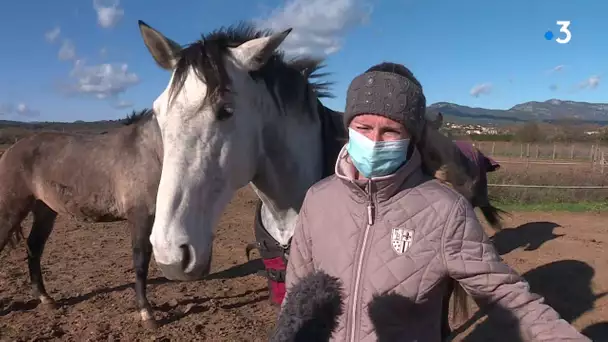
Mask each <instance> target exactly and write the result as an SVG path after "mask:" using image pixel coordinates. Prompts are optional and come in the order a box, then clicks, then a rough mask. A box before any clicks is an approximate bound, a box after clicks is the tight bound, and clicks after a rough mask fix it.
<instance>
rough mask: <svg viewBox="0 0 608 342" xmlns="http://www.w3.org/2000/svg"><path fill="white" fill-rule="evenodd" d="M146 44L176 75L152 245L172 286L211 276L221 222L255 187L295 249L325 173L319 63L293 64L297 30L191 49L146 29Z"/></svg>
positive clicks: (157, 107)
mask: <svg viewBox="0 0 608 342" xmlns="http://www.w3.org/2000/svg"><path fill="white" fill-rule="evenodd" d="M139 26H140V30H141V33H142V36H143V39H144V42H145V44H146V46H147V47H148V49H149V51H150V53H151V54H152V56H153V57H154V60H155V61H156V63H157V64H158V65H159V66H160V67H162V68H164V69H166V70H169V71H171V72H172V76H171V80H170V83H169V85H168V86H167V88H166V89H165V91H164V92H163V93H162V94H161V95H160V96H159V97H158V98H157V99H156V100H155V101H154V105H153V106H154V111H155V113H156V118H157V120H158V124H159V126H160V130H161V135H162V142H163V152H164V153H163V166H162V176H161V179H160V185H159V190H158V195H157V206H156V215H155V217H156V218H155V221H154V226H153V228H152V235H151V236H150V242H151V243H152V247H153V252H154V257H155V259H156V262H157V264H158V266H159V268H160V269H161V271H162V272H163V274H164V275H165V277H167V278H169V279H172V280H183V281H185V280H194V279H200V278H201V277H203V276H204V275H206V274H208V272H209V266H210V262H211V252H212V245H213V237H214V231H215V228H216V226H217V222H218V218H219V216H220V214H221V213H222V211H223V210H224V208H225V207H226V205H227V204H228V203H229V201H230V200H231V198H232V197H233V195H234V193H235V192H236V191H237V190H238V189H239V188H242V187H243V186H245V185H247V184H248V183H250V184H251V185H252V186H253V188H254V190H255V192H256V193H257V195H258V196H259V198H260V199H261V200H262V202H263V208H262V215H261V216H262V221H263V225H264V227H265V228H266V230H267V231H268V233H269V234H270V235H271V236H272V238H274V239H275V240H276V241H277V242H278V243H280V244H281V245H283V246H287V245H288V243H289V240H290V238H291V236H292V235H293V229H294V226H295V221H296V218H297V216H298V212H299V210H300V206H301V204H302V201H303V199H304V195H305V194H306V191H307V190H308V188H309V187H310V186H311V185H313V184H314V183H315V182H317V181H319V180H320V179H321V178H322V175H323V167H324V161H323V156H324V151H323V149H322V147H323V146H322V145H323V139H322V136H321V126H322V122H321V121H322V119H321V118H320V113H319V107H320V106H319V102H318V97H319V96H321V95H323V94H324V93H323V90H324V86H326V85H327V84H326V83H317V84H315V83H312V81H310V80H309V78H311V77H314V76H315V75H313V74H312V73H313V72H314V71H316V70H317V68H318V66H319V63H318V62H315V61H311V60H309V59H296V60H293V61H289V62H287V61H285V60H284V59H283V57H282V56H281V54H280V53H278V52H277V48H278V47H279V45H280V44H281V43H282V42H283V40H284V39H285V38H286V37H287V35H288V34H289V32H290V31H291V30H286V31H284V32H281V33H276V34H272V35H268V34H267V33H266V32H262V31H256V30H254V29H253V28H252V27H250V26H247V25H244V24H241V25H238V26H236V27H230V28H227V29H223V30H220V31H216V32H213V33H211V34H209V35H207V36H206V37H203V38H202V39H201V40H200V41H197V42H195V43H193V44H191V45H189V46H187V47H184V48H182V47H181V46H180V45H178V44H177V43H175V42H174V41H172V40H170V39H168V38H166V37H165V36H163V35H162V34H161V33H160V32H158V31H156V30H155V29H153V28H151V27H150V26H148V25H146V24H145V23H143V22H141V21H140V22H139Z"/></svg>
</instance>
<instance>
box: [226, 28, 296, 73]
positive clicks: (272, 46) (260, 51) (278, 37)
mask: <svg viewBox="0 0 608 342" xmlns="http://www.w3.org/2000/svg"><path fill="white" fill-rule="evenodd" d="M289 32H291V29H287V30H285V31H283V32H280V33H275V34H273V35H272V36H268V37H261V38H256V39H252V40H250V41H247V42H245V43H243V44H241V45H239V46H238V47H236V48H232V49H231V52H232V55H233V56H234V58H236V59H237V60H238V61H239V62H240V63H241V64H242V65H243V66H244V67H245V68H246V69H247V70H249V71H255V70H258V69H260V68H261V67H263V66H264V64H266V62H268V60H269V59H270V57H272V54H273V53H274V52H275V51H276V49H277V48H278V47H279V45H281V43H283V41H284V40H285V38H287V35H288V34H289Z"/></svg>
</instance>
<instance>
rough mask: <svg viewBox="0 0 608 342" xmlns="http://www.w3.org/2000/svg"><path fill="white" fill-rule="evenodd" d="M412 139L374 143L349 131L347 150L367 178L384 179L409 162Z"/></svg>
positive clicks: (351, 130) (359, 134)
mask: <svg viewBox="0 0 608 342" xmlns="http://www.w3.org/2000/svg"><path fill="white" fill-rule="evenodd" d="M409 144H410V139H403V140H395V141H373V140H371V139H369V138H368V137H366V136H365V135H363V134H361V133H359V132H357V131H355V130H354V129H351V128H349V129H348V145H347V146H346V150H347V151H348V154H349V156H350V159H351V160H352V162H353V164H354V165H355V167H356V168H357V170H359V172H361V174H362V175H363V176H365V177H366V178H372V177H382V176H386V175H390V174H392V173H393V172H395V171H396V170H397V169H398V168H399V167H401V165H403V164H404V163H405V162H406V161H407V149H408V146H409Z"/></svg>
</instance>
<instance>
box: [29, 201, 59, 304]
mask: <svg viewBox="0 0 608 342" xmlns="http://www.w3.org/2000/svg"><path fill="white" fill-rule="evenodd" d="M32 214H33V215H34V223H33V224H32V231H31V232H30V235H29V236H28V237H27V247H28V251H27V264H28V267H29V271H30V283H31V286H32V290H33V293H34V296H35V297H37V298H38V299H39V300H40V302H41V303H42V304H43V305H45V306H47V307H49V308H55V301H54V300H53V298H51V296H49V295H48V293H47V292H46V289H45V288H44V281H43V279H42V269H41V267H40V259H41V258H42V252H43V251H44V245H45V244H46V240H47V239H48V238H49V235H51V232H52V231H53V225H54V224H55V218H56V217H57V213H56V212H55V211H53V209H51V208H49V207H48V206H47V205H46V204H45V203H44V202H42V201H39V200H37V201H36V202H35V203H34V207H33V209H32Z"/></svg>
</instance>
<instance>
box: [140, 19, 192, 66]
mask: <svg viewBox="0 0 608 342" xmlns="http://www.w3.org/2000/svg"><path fill="white" fill-rule="evenodd" d="M139 31H140V32H141V36H142V38H143V39H144V44H146V47H147V48H148V51H150V54H152V57H154V60H155V61H156V64H158V65H159V66H160V67H161V68H163V69H165V70H173V69H174V68H175V65H176V64H177V58H178V55H179V52H180V51H181V50H182V47H181V46H180V45H179V44H177V43H176V42H174V41H172V40H171V39H169V38H167V37H165V36H164V35H163V34H162V33H160V32H158V31H156V30H155V29H153V28H152V27H150V26H149V25H148V24H146V23H144V22H143V21H141V20H139Z"/></svg>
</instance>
